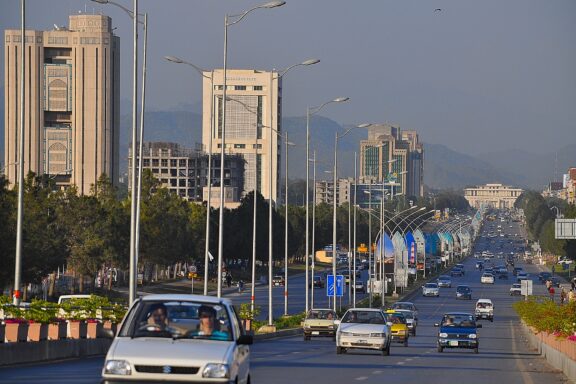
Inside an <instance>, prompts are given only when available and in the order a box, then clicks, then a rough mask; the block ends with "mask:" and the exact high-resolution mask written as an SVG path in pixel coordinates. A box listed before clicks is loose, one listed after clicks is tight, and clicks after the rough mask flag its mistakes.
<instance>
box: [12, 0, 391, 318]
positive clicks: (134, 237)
mask: <svg viewBox="0 0 576 384" xmlns="http://www.w3.org/2000/svg"><path fill="white" fill-rule="evenodd" d="M92 1H94V2H97V3H100V4H111V5H114V6H116V7H119V8H121V9H122V10H123V11H124V12H126V13H127V14H128V15H129V16H130V17H131V18H132V21H133V35H134V41H133V92H132V132H131V134H132V164H131V171H132V174H131V180H132V191H131V222H130V223H131V225H130V279H129V280H130V281H129V284H130V285H129V301H130V303H132V302H133V301H134V300H135V299H136V296H137V291H136V289H137V286H136V283H137V279H136V275H137V266H138V257H139V240H140V239H139V234H140V210H141V194H142V158H143V141H144V128H145V125H144V117H145V114H144V112H145V97H146V62H147V35H148V15H147V13H144V14H141V13H139V12H138V0H133V9H132V10H130V9H128V8H126V7H124V6H123V5H121V4H119V3H116V2H114V1H111V0H92ZM21 4H22V31H21V34H22V39H21V41H22V42H24V41H25V39H24V28H25V16H24V15H25V0H21ZM284 4H285V1H271V2H268V3H265V4H262V5H258V6H255V7H252V8H250V9H248V10H247V11H244V12H242V13H239V14H236V15H228V14H226V15H225V18H224V67H223V88H222V131H221V145H220V167H221V171H220V199H219V224H218V226H219V228H218V259H217V263H218V272H217V273H218V284H217V286H218V288H217V296H218V297H221V295H222V284H221V276H222V265H223V239H224V189H225V188H224V164H225V161H224V160H225V148H226V145H225V139H226V112H227V111H226V103H227V101H229V98H228V97H227V96H226V91H227V76H226V74H227V64H228V27H230V26H232V25H235V24H237V23H239V22H240V21H242V20H243V19H244V18H245V17H246V16H247V15H248V14H249V13H251V12H253V11H255V10H257V9H271V8H276V7H280V6H283V5H284ZM140 17H142V18H143V20H140ZM138 24H142V25H143V31H144V44H143V63H142V96H141V97H142V109H141V116H140V134H139V141H138V130H137V104H138V102H137V88H138V83H137V73H138ZM21 52H22V58H21V63H22V66H23V64H24V52H25V50H24V49H22V50H21ZM165 59H166V60H167V61H170V62H172V63H177V64H186V65H188V66H190V67H192V68H193V69H194V70H195V71H196V72H197V73H199V74H200V75H201V76H202V77H203V78H209V79H210V81H211V117H210V119H211V120H210V129H211V132H210V139H209V151H208V183H207V187H208V205H207V213H206V238H205V243H206V245H205V258H204V262H205V264H204V265H205V270H204V276H205V279H204V295H207V294H208V279H207V276H208V265H209V259H210V258H211V254H210V250H209V239H210V211H211V204H210V202H211V197H212V191H211V186H212V169H211V168H212V135H213V131H214V94H213V93H214V70H212V71H211V73H210V75H207V74H206V73H207V72H208V71H206V70H204V69H202V68H200V67H198V66H196V65H194V64H193V63H190V62H188V61H185V60H183V59H181V58H179V57H176V56H166V57H165ZM319 62H320V60H318V59H310V60H306V61H304V62H301V63H298V64H294V65H292V66H290V67H288V68H286V69H284V70H282V71H279V72H278V73H277V75H276V76H275V77H273V80H279V79H280V78H282V76H284V75H285V74H286V73H288V72H289V71H290V70H291V69H293V68H295V67H298V66H308V65H313V64H317V63H319ZM21 71H22V74H21V75H22V78H23V77H24V69H23V67H22V68H21ZM23 87H24V82H23V81H22V82H21V88H23ZM20 94H21V98H22V100H21V105H22V108H21V114H22V116H21V127H20V130H21V134H20V137H23V128H24V126H23V122H24V116H23V113H24V108H23V104H24V99H23V97H24V91H23V89H21V93H20ZM348 100H349V98H348V97H338V98H335V99H332V100H329V101H326V102H324V103H323V104H321V105H319V106H316V107H308V108H307V110H306V199H305V204H306V229H305V230H306V240H305V256H306V257H305V263H306V269H305V271H306V272H305V279H306V283H305V296H306V299H305V307H306V311H308V309H310V305H309V304H310V303H309V296H310V295H309V284H308V283H309V282H310V276H309V255H310V253H311V251H312V253H313V252H314V245H315V244H314V233H312V249H310V240H309V233H310V229H309V222H310V219H309V217H310V208H309V204H310V198H309V188H310V187H309V180H310V174H309V172H310V162H311V161H313V162H314V178H315V174H316V167H315V165H316V155H315V153H314V159H313V160H312V159H311V158H310V118H311V117H312V116H313V115H315V114H317V113H319V112H320V111H321V110H322V109H323V108H324V107H325V106H327V105H328V104H331V103H343V102H346V101H348ZM270 109H271V110H270V116H271V121H270V126H269V127H265V126H262V128H269V129H270V148H269V151H270V152H269V153H270V156H269V178H268V180H269V185H268V188H269V231H268V232H269V234H268V235H269V239H268V240H269V241H268V244H269V250H268V283H269V284H268V285H269V291H268V296H269V301H268V309H269V313H268V319H269V325H272V319H273V316H272V277H273V276H272V267H273V258H272V253H273V251H272V246H273V244H272V241H273V224H272V212H273V211H272V210H273V202H272V196H273V183H272V180H273V177H272V176H273V174H272V173H273V170H272V165H273V163H272V153H273V140H272V135H273V134H274V133H276V134H277V135H279V136H280V137H282V138H284V140H285V144H286V149H285V151H286V152H285V155H286V175H285V176H286V191H285V194H286V200H287V196H288V190H287V189H288V179H287V178H288V162H287V159H288V146H289V145H291V144H292V143H289V141H288V135H287V134H286V135H285V136H282V135H281V134H280V133H279V132H278V131H276V130H275V129H274V128H273V123H274V122H273V117H272V116H273V115H274V114H273V113H272V112H273V111H272V103H271V102H270ZM371 125H372V124H361V125H358V126H355V127H352V128H349V129H348V130H346V131H345V132H344V133H342V134H338V132H336V133H335V140H334V168H333V171H332V173H333V180H334V184H333V189H334V194H333V228H332V230H333V234H332V235H333V236H332V237H333V238H332V255H333V260H332V261H333V263H332V272H333V274H334V276H336V255H337V252H336V249H337V246H336V242H337V239H336V233H337V232H336V229H337V227H336V226H337V220H336V210H337V190H338V168H337V165H338V164H337V160H338V159H337V148H338V140H339V139H341V138H343V137H344V136H346V135H347V134H348V133H350V132H351V130H352V129H353V128H367V127H369V126H371ZM258 128H259V127H258ZM23 142H24V140H21V142H20V147H21V148H20V158H22V154H23ZM138 142H139V148H138V164H137V163H136V153H137V148H136V144H137V143H138ZM255 148H256V151H257V148H258V146H257V145H256V146H255ZM392 161H394V160H392ZM390 162H391V161H390ZM23 165H24V164H23V162H21V161H20V162H19V170H20V171H19V176H18V178H19V194H18V196H19V199H18V223H17V240H16V263H15V264H16V266H15V267H16V270H15V282H14V287H15V295H14V303H15V304H18V303H19V300H20V291H19V287H20V271H21V244H22V236H21V233H22V228H21V226H22V210H23V207H22V200H23V199H22V195H23V184H24V183H23V173H24V169H23ZM356 178H357V175H356V157H355V179H356ZM355 188H356V182H355ZM382 188H383V189H384V186H383V187H382ZM256 190H257V187H256V186H255V188H254V223H253V225H254V229H253V231H254V233H253V260H252V292H251V308H252V309H254V295H255V293H254V286H255V281H254V278H255V269H254V268H255V253H256V252H255V251H256V248H255V244H256V200H257V196H256ZM354 199H355V201H354V242H353V243H354V244H356V208H357V207H356V193H354ZM383 203H384V201H382V205H383ZM314 205H315V204H314ZM285 206H286V207H285V209H286V212H285V216H286V218H285V219H286V223H285V257H284V269H285V288H284V297H285V300H284V313H285V314H287V313H288V275H287V273H288V268H287V267H288V248H287V246H288V222H287V217H288V210H287V206H288V204H287V201H286V202H285ZM383 214H384V208H383V207H382V215H381V233H383V232H382V231H383V228H384V215H383ZM313 216H314V212H313ZM349 221H351V213H350V212H349ZM313 231H314V230H313ZM349 243H351V234H350V223H349ZM349 248H350V244H349ZM355 248H356V247H355V246H354V254H353V259H354V270H355V269H356V266H355V261H356V249H355ZM312 260H313V259H312ZM349 268H350V263H349ZM354 276H355V274H354ZM312 278H314V260H313V261H312ZM336 293H337V292H336V289H334V296H333V305H334V309H336ZM355 293H356V292H355V284H354V295H353V296H354V299H353V300H354V304H355V297H356V295H355ZM312 303H313V292H312ZM312 305H313V304H312Z"/></svg>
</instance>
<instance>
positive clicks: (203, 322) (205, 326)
mask: <svg viewBox="0 0 576 384" xmlns="http://www.w3.org/2000/svg"><path fill="white" fill-rule="evenodd" d="M198 317H199V318H200V325H199V329H198V330H197V331H196V332H194V333H193V336H204V337H206V338H209V339H212V340H228V339H229V335H228V333H227V332H222V331H220V330H219V329H217V323H216V310H215V309H214V308H212V307H210V306H207V305H202V306H200V308H198Z"/></svg>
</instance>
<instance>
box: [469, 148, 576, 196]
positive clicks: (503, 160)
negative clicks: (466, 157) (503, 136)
mask: <svg viewBox="0 0 576 384" xmlns="http://www.w3.org/2000/svg"><path fill="white" fill-rule="evenodd" d="M479 158H481V159H484V160H485V161H486V162H488V163H490V164H492V165H493V166H496V167H499V168H503V169H506V170H508V171H510V172H513V173H516V174H524V175H525V184H524V185H523V186H525V187H529V188H532V189H542V188H544V186H545V185H547V184H548V183H549V182H550V181H562V174H564V173H566V171H567V170H568V168H569V167H575V166H576V143H575V144H568V145H565V146H563V147H561V148H559V149H558V150H557V151H556V152H555V153H546V154H543V155H536V154H533V153H530V152H527V151H525V150H521V149H511V150H507V151H499V152H490V153H486V154H483V155H481V156H479ZM555 176H556V180H554V177H555Z"/></svg>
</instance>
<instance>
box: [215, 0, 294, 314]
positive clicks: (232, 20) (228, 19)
mask: <svg viewBox="0 0 576 384" xmlns="http://www.w3.org/2000/svg"><path fill="white" fill-rule="evenodd" d="M284 4H286V2H285V1H271V2H268V3H265V4H262V5H258V6H255V7H252V8H250V9H248V10H247V11H244V12H242V13H240V14H237V15H228V14H226V15H225V16H224V68H223V89H222V133H221V137H220V210H219V212H218V215H219V220H218V223H219V226H218V291H217V296H218V297H221V296H222V282H221V279H222V277H221V276H222V259H223V253H224V158H225V149H226V145H225V141H226V87H227V85H228V83H227V78H226V74H227V67H228V27H230V26H232V25H234V24H237V23H239V22H240V21H242V20H243V19H244V18H245V17H246V16H247V15H248V14H249V13H251V12H252V11H255V10H257V9H260V8H262V9H269V8H276V7H280V6H282V5H284ZM268 283H269V284H272V280H271V279H270V281H268ZM270 310H271V309H270ZM271 322H272V319H269V324H271Z"/></svg>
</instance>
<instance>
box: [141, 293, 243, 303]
mask: <svg viewBox="0 0 576 384" xmlns="http://www.w3.org/2000/svg"><path fill="white" fill-rule="evenodd" d="M141 299H142V301H201V302H204V303H208V304H220V303H222V304H227V305H232V301H231V300H230V299H226V298H223V297H221V298H218V297H216V296H203V295H186V294H172V293H170V294H153V295H147V296H144V297H142V298H141Z"/></svg>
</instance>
